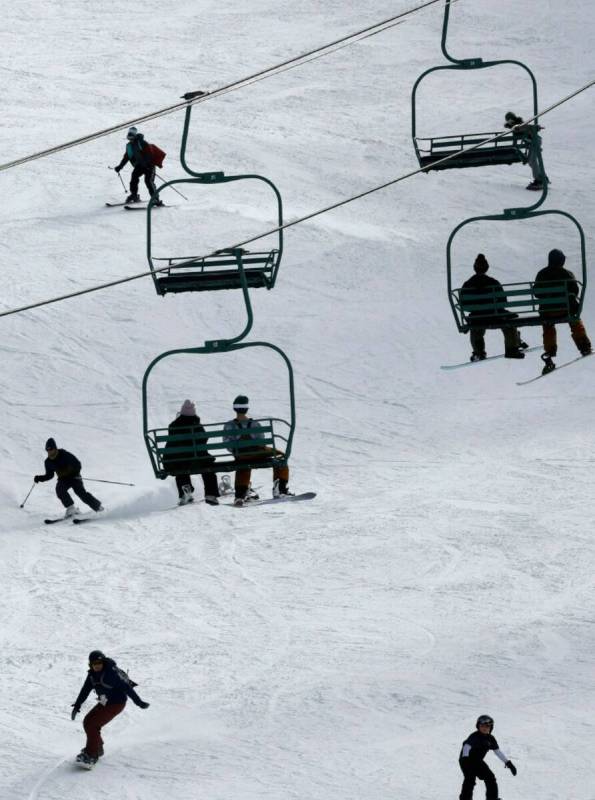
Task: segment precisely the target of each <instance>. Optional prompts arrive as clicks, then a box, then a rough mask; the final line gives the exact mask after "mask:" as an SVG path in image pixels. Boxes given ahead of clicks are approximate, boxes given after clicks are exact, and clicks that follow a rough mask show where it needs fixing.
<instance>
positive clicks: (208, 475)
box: [163, 400, 219, 506]
mask: <svg viewBox="0 0 595 800" xmlns="http://www.w3.org/2000/svg"><path fill="white" fill-rule="evenodd" d="M167 433H168V435H169V436H174V435H176V436H183V435H184V434H186V435H188V436H189V438H188V439H176V441H174V442H171V443H170V442H168V443H167V444H166V445H165V453H164V456H163V465H164V467H165V468H166V469H167V468H168V466H169V467H170V468H171V469H173V468H175V469H176V471H179V470H182V469H184V470H188V472H184V473H183V474H181V475H175V479H176V486H177V487H178V497H179V498H180V500H179V505H181V506H183V505H186V503H192V502H193V501H194V497H193V494H194V486H193V485H192V480H191V478H190V473H191V472H192V473H196V472H198V470H199V468H200V466H201V464H202V465H204V466H208V465H209V464H213V463H214V461H215V457H214V456H212V455H210V454H209V453H206V454H205V455H204V456H201V457H200V458H194V459H192V461H185V460H182V461H180V460H179V457H177V456H176V454H175V453H173V452H170V453H169V454H168V449H169V450H170V451H172V450H173V448H174V447H188V448H192V446H193V444H194V443H197V444H200V445H205V444H206V443H207V440H208V436H207V435H206V431H205V429H204V428H203V426H202V425H201V423H200V417H197V416H196V406H195V405H194V403H193V402H192V400H184V402H183V403H182V408H181V409H180V413H179V414H178V416H177V417H176V419H174V421H173V422H171V423H170V424H169V426H168V429H167ZM197 434H204V435H203V436H197ZM176 459H177V460H176ZM200 475H201V477H202V482H203V484H204V487H205V503H208V504H209V505H210V506H218V505H219V500H218V497H219V485H218V483H217V474H216V473H215V472H200Z"/></svg>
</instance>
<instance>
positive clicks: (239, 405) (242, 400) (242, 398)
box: [233, 394, 250, 411]
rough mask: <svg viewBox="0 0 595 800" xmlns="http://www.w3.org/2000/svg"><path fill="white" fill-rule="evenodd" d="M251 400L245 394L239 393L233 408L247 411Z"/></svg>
mask: <svg viewBox="0 0 595 800" xmlns="http://www.w3.org/2000/svg"><path fill="white" fill-rule="evenodd" d="M249 405H250V402H249V400H248V398H247V397H246V395H245V394H239V395H238V396H237V397H236V399H235V400H234V401H233V410H234V411H247V410H248V406H249Z"/></svg>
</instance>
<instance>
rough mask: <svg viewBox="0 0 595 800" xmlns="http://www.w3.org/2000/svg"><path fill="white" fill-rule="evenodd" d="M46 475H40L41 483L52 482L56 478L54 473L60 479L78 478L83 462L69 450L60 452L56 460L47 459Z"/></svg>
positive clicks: (45, 464) (60, 450) (45, 465)
mask: <svg viewBox="0 0 595 800" xmlns="http://www.w3.org/2000/svg"><path fill="white" fill-rule="evenodd" d="M44 467H45V475H38V476H37V479H38V481H39V482H43V481H50V480H51V479H52V478H53V477H54V473H56V475H57V476H58V477H59V478H76V477H78V476H79V475H80V474H81V462H80V461H79V460H78V458H77V457H76V456H73V455H72V453H69V452H68V450H62V449H59V450H58V455H57V456H56V458H53V459H52V458H46V460H45V463H44Z"/></svg>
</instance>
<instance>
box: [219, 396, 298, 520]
mask: <svg viewBox="0 0 595 800" xmlns="http://www.w3.org/2000/svg"><path fill="white" fill-rule="evenodd" d="M248 407H249V402H248V398H247V397H246V395H244V394H240V395H238V396H237V397H236V398H235V400H234V401H233V409H234V411H235V412H236V416H235V419H230V420H229V421H228V422H226V423H225V425H224V426H223V429H224V430H225V431H226V435H225V436H224V437H223V441H224V442H227V444H228V448H227V449H228V450H229V452H230V453H232V454H233V455H234V458H235V461H236V462H239V463H241V462H242V461H252V462H254V461H266V460H267V459H269V458H271V456H273V455H283V453H281V451H280V450H273V449H272V448H271V447H265V446H264V444H263V433H262V426H261V425H260V424H259V423H258V422H256V420H253V419H252V418H251V417H249V416H248ZM238 441H252V442H253V443H254V445H253V446H251V447H250V449H249V450H246V449H245V448H238V447H234V443H235V442H238ZM251 475H252V470H251V469H237V470H236V477H235V487H234V488H235V500H234V505H236V506H243V505H244V504H245V503H249V502H250V501H251V500H256V499H258V498H257V497H255V496H253V495H250V491H249V490H250V477H251ZM288 481H289V467H287V466H276V467H273V497H279V496H280V495H282V494H287V495H291V494H292V492H290V491H289V489H288V487H287V482H288Z"/></svg>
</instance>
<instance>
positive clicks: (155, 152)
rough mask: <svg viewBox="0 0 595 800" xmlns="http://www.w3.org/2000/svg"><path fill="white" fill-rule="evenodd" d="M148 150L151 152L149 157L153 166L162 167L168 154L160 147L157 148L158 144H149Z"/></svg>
mask: <svg viewBox="0 0 595 800" xmlns="http://www.w3.org/2000/svg"><path fill="white" fill-rule="evenodd" d="M147 150H148V151H149V156H150V158H151V163H152V164H153V166H155V167H162V166H163V159H164V158H165V156H166V155H167V153H166V152H165V151H164V150H162V149H161V148H160V147H157V145H156V144H147Z"/></svg>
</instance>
